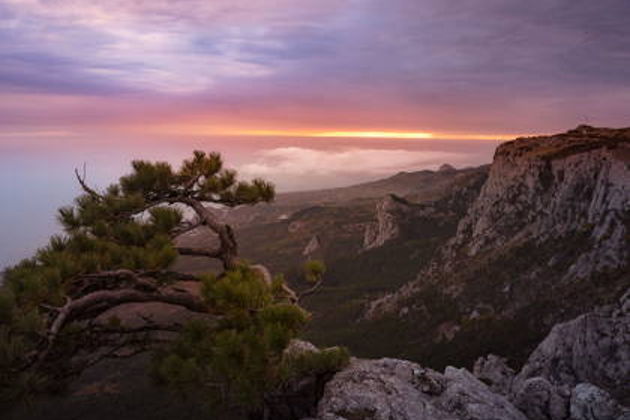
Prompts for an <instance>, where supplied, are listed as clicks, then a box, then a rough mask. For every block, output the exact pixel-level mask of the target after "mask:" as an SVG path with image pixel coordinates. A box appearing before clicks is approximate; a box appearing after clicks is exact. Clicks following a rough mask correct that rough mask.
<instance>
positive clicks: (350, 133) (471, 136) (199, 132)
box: [140, 124, 526, 141]
mask: <svg viewBox="0 0 630 420" xmlns="http://www.w3.org/2000/svg"><path fill="white" fill-rule="evenodd" d="M140 130H141V131H144V130H146V127H144V128H140ZM151 131H155V132H159V133H161V134H171V133H172V134H185V135H194V136H213V135H214V136H251V137H311V138H364V139H365V138H374V139H409V140H414V139H418V140H423V139H425V140H426V139H433V140H496V141H506V140H513V139H515V138H517V137H523V136H526V135H523V134H492V133H491V134H485V133H461V132H459V133H457V132H429V131H362V130H356V131H354V130H339V131H332V130H331V131H317V130H291V129H289V130H267V129H232V128H225V127H223V128H222V127H208V126H205V125H198V124H181V125H180V124H177V125H175V126H174V125H157V126H155V125H154V126H152V128H151Z"/></svg>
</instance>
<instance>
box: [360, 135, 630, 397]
mask: <svg viewBox="0 0 630 420" xmlns="http://www.w3.org/2000/svg"><path fill="white" fill-rule="evenodd" d="M629 163H630V129H618V130H612V129H603V128H598V129H595V128H584V127H580V128H579V129H576V130H571V131H569V132H567V133H561V134H557V135H552V136H540V137H531V138H519V139H516V140H514V141H511V142H506V143H503V144H501V145H500V146H499V147H498V148H497V151H496V154H495V158H494V161H493V163H492V166H491V168H490V173H489V175H488V177H487V179H486V180H485V182H484V183H483V186H482V187H481V190H480V192H478V193H475V194H472V196H473V199H472V201H468V200H462V201H461V202H462V203H463V204H465V205H466V208H465V209H464V210H463V216H461V217H460V218H459V219H458V220H459V222H458V225H457V228H456V232H455V233H454V235H453V236H452V237H451V238H450V239H449V240H448V242H447V243H446V244H444V245H443V246H442V247H441V248H440V249H439V250H438V251H437V252H436V253H435V254H434V255H433V257H432V258H431V260H430V261H429V262H428V263H426V264H424V265H423V266H422V268H419V272H418V274H417V276H416V278H415V279H414V280H411V281H410V282H408V283H406V284H405V285H403V286H401V287H399V288H398V289H397V290H396V291H394V292H389V293H387V294H385V295H380V296H379V297H378V298H375V299H374V300H372V301H371V302H368V303H367V304H366V305H365V310H364V312H363V313H362V316H361V320H362V321H368V322H369V321H374V320H378V319H381V318H385V317H388V316H389V317H395V316H396V315H397V314H398V313H400V310H401V308H403V307H408V308H410V310H409V312H407V313H406V314H405V317H404V319H403V321H407V322H414V324H415V325H413V326H411V325H407V326H406V329H407V330H409V331H413V332H412V333H410V334H409V337H404V338H401V339H400V341H399V342H398V343H397V345H398V346H399V347H400V346H403V345H405V344H406V343H409V344H411V343H419V344H416V348H415V349H414V355H415V357H418V358H422V357H429V356H428V355H430V354H431V346H432V345H433V340H430V339H429V340H426V339H425V338H426V337H440V338H442V340H447V341H448V342H449V343H452V344H453V345H454V346H456V347H458V348H462V349H463V351H462V352H460V353H459V354H458V357H459V359H458V360H457V361H456V362H457V363H460V364H466V365H468V364H472V363H473V362H474V360H476V359H477V358H478V357H480V356H482V355H484V354H485V353H486V352H487V348H488V346H487V340H486V339H485V338H484V337H483V336H484V335H488V336H492V337H493V343H494V345H493V349H494V351H496V352H503V351H510V352H511V353H512V354H510V356H513V357H515V358H517V359H519V360H523V359H524V358H525V357H527V355H528V354H529V353H530V352H531V350H532V349H533V348H532V343H533V342H535V341H536V340H540V339H542V338H543V337H544V335H545V334H546V333H547V332H548V331H549V329H550V328H551V327H552V326H553V325H554V324H556V323H557V322H560V321H564V320H566V319H570V318H572V317H575V316H577V315H578V314H580V313H583V312H584V311H587V310H590V309H592V308H593V307H595V306H597V305H601V304H603V303H610V302H611V300H612V299H614V298H615V296H617V295H618V293H619V292H620V291H621V290H622V289H625V287H627V284H628V278H629V273H630V164H629ZM473 192H474V190H473ZM454 207H457V208H459V205H457V206H456V202H453V206H450V207H449V208H454ZM440 212H444V208H443V207H442V208H440ZM454 213H455V214H456V215H458V214H459V211H455V212H454ZM403 233H404V232H403ZM428 297H430V298H428ZM433 302H448V303H449V312H448V314H449V316H448V317H445V316H444V311H443V310H441V308H440V305H438V304H437V303H435V304H434V303H433ZM421 305H425V306H426V307H427V308H428V315H426V316H425V315H424V314H421V313H419V311H418V310H416V309H415V308H419V307H421ZM485 307H488V308H492V313H488V314H484V313H482V312H481V311H480V310H478V309H477V308H485ZM467 317H468V319H466V318H467ZM412 320H413V321H412ZM468 321H470V322H468ZM454 324H460V325H461V329H459V330H458V331H455V330H449V331H450V332H455V334H454V335H453V334H449V335H445V334H444V332H443V331H444V327H445V326H449V325H454ZM375 328H376V327H375ZM477 328H479V329H483V331H484V334H477V333H475V329H477ZM514 328H516V329H519V330H520V329H521V328H522V331H523V334H515V335H511V334H509V333H507V331H509V330H511V329H514ZM610 340H611V339H610V338H605V339H604V340H603V341H604V342H607V341H610ZM516 353H518V354H516ZM430 357H431V361H432V363H437V364H444V363H447V362H451V363H452V360H447V359H446V357H445V358H443V359H442V358H441V356H440V355H435V356H434V355H431V356H430ZM533 376H539V375H533ZM542 376H543V377H545V376H544V375H542ZM585 380H586V379H585ZM551 383H552V384H553V381H552V382H551ZM594 384H595V385H597V386H600V385H599V383H594ZM574 385H575V384H574ZM574 385H573V386H574Z"/></svg>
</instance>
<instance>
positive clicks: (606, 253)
mask: <svg viewBox="0 0 630 420" xmlns="http://www.w3.org/2000/svg"><path fill="white" fill-rule="evenodd" d="M629 165H630V129H628V130H606V129H595V128H591V127H584V126H583V127H578V129H576V130H572V131H569V132H567V133H565V134H561V135H557V136H551V137H534V138H526V139H518V140H515V141H512V142H509V143H505V144H503V145H501V146H499V148H498V149H497V151H496V154H495V158H494V163H493V164H492V167H491V170H490V175H489V177H488V180H487V182H486V184H485V185H484V186H483V188H482V190H481V193H480V195H479V197H478V198H477V200H476V201H475V203H474V204H473V205H472V206H471V208H470V209H469V211H468V213H467V214H466V216H465V217H464V218H463V220H462V221H461V222H460V224H459V227H458V230H457V235H456V236H455V238H453V240H452V242H451V244H450V245H449V247H448V249H447V251H446V256H447V258H448V259H451V260H456V259H457V256H458V254H464V255H465V256H475V255H478V254H481V253H483V252H484V251H493V250H496V249H498V248H506V247H511V246H517V245H519V244H522V243H523V242H525V241H533V242H535V243H545V242H547V241H553V240H558V239H562V238H563V237H566V236H567V235H571V234H574V233H576V232H580V233H584V234H585V236H586V239H587V240H588V242H589V246H588V247H585V249H584V250H583V252H581V253H580V254H579V255H577V256H576V258H575V261H574V262H573V264H571V265H570V267H568V269H567V271H566V272H565V277H567V278H568V277H575V278H584V277H588V276H590V275H592V274H594V273H597V272H602V271H604V270H608V269H617V268H619V267H621V266H623V265H626V264H627V260H628V242H627V235H628V231H627V229H628V227H627V222H628V213H629V212H630V170H629ZM545 263H547V264H550V265H553V264H554V261H552V260H551V259H550V260H549V261H546V262H545Z"/></svg>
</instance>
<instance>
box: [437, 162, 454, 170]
mask: <svg viewBox="0 0 630 420" xmlns="http://www.w3.org/2000/svg"><path fill="white" fill-rule="evenodd" d="M456 170H457V169H455V167H454V166H453V165H450V164H448V163H445V164H443V165H442V166H440V167H439V168H438V172H455V171H456Z"/></svg>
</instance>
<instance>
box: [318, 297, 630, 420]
mask: <svg viewBox="0 0 630 420" xmlns="http://www.w3.org/2000/svg"><path fill="white" fill-rule="evenodd" d="M473 372H474V374H471V373H470V372H468V371H467V370H465V369H456V368H453V367H447V368H446V369H445V370H444V373H439V372H437V371H435V370H432V369H428V368H423V367H421V366H420V365H418V364H416V363H413V362H409V361H405V360H398V359H380V360H360V359H354V360H353V361H352V363H351V364H350V366H348V367H347V368H346V369H344V370H343V371H341V372H339V373H337V374H336V375H335V376H334V377H333V379H332V380H331V381H330V382H329V383H328V384H327V385H326V388H325V390H324V394H323V397H322V399H321V400H320V402H319V405H318V410H317V419H318V420H351V419H375V420H376V419H396V420H406V419H414V420H423V419H437V420H446V419H448V420H455V419H461V420H463V419H466V420H470V419H480V420H481V419H484V420H491V419H521V420H525V419H528V420H628V419H630V409H628V408H627V404H628V402H629V401H630V381H628V379H629V378H630V289H629V290H628V292H627V293H626V294H625V295H623V296H622V297H621V299H620V300H619V302H617V303H616V304H615V305H610V306H606V307H602V308H599V309H597V310H596V311H593V312H590V313H587V314H584V315H582V316H580V317H578V318H576V319H574V320H571V321H568V322H565V323H562V324H558V325H556V326H555V327H554V328H553V330H552V331H551V333H550V334H549V335H548V336H547V338H546V339H545V340H543V341H542V342H541V343H540V345H539V346H538V348H537V349H536V350H535V351H534V352H533V353H532V354H531V356H530V357H529V359H528V361H527V362H526V363H525V365H524V366H523V367H522V369H521V370H520V372H519V373H518V374H515V371H514V370H513V369H512V368H510V367H509V366H508V364H507V360H506V359H505V358H501V357H498V356H494V355H489V356H487V357H483V358H481V359H479V360H478V361H477V362H476V363H475V366H474V370H473Z"/></svg>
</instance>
